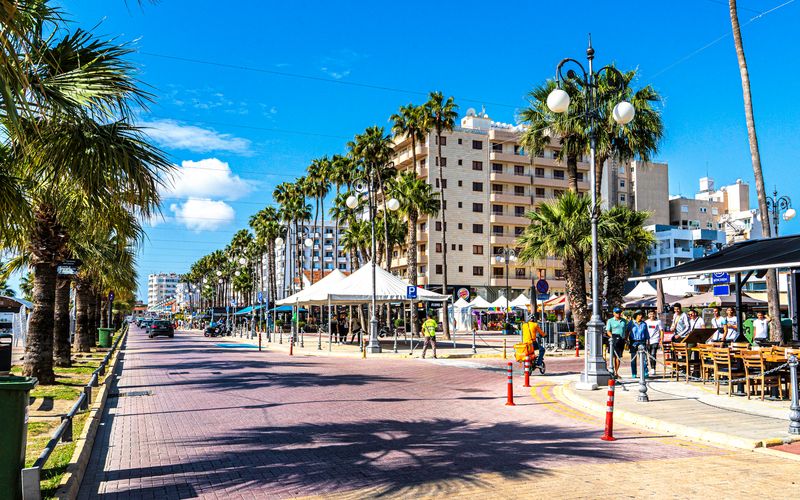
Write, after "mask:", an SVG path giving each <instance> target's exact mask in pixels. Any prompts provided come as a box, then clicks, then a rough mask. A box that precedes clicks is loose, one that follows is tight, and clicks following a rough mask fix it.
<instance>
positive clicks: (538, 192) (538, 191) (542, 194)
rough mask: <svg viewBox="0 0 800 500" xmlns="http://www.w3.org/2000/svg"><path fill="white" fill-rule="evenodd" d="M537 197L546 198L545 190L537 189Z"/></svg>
mask: <svg viewBox="0 0 800 500" xmlns="http://www.w3.org/2000/svg"><path fill="white" fill-rule="evenodd" d="M536 196H542V197H544V196H545V194H544V188H536Z"/></svg>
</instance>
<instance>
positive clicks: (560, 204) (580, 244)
mask: <svg viewBox="0 0 800 500" xmlns="http://www.w3.org/2000/svg"><path fill="white" fill-rule="evenodd" d="M590 207H591V200H590V199H589V198H588V197H587V196H585V195H582V194H580V195H579V194H577V193H574V192H572V191H567V192H565V193H564V194H563V195H561V196H560V197H559V198H558V199H555V200H550V201H547V202H545V203H542V204H541V205H540V206H539V209H538V210H534V211H530V212H528V213H527V214H526V217H528V218H529V219H530V220H531V224H530V225H529V226H528V227H527V228H525V232H524V233H523V234H522V236H520V237H519V238H518V239H517V245H518V246H519V247H521V249H522V250H521V251H520V252H519V258H520V260H521V261H522V262H525V263H532V262H533V261H535V260H536V259H545V258H548V257H555V258H557V259H560V260H561V261H562V262H563V263H564V268H565V271H566V272H565V278H566V279H565V281H566V283H565V288H566V292H567V297H568V299H569V303H570V307H571V308H572V311H573V314H574V317H575V330H576V332H577V333H578V335H579V336H580V335H583V334H584V333H585V331H586V323H587V322H588V321H589V314H590V311H589V308H588V307H587V303H586V270H585V266H584V264H585V256H586V255H587V252H588V251H589V250H590V248H591V239H592V235H591V221H590V219H589V209H590Z"/></svg>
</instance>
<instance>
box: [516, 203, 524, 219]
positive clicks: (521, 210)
mask: <svg viewBox="0 0 800 500" xmlns="http://www.w3.org/2000/svg"><path fill="white" fill-rule="evenodd" d="M514 216H515V217H525V207H521V206H519V205H517V206H515V207H514Z"/></svg>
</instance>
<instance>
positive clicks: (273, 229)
mask: <svg viewBox="0 0 800 500" xmlns="http://www.w3.org/2000/svg"><path fill="white" fill-rule="evenodd" d="M250 227H251V228H253V232H254V233H255V235H256V241H257V242H258V243H259V246H260V247H261V248H262V249H263V252H265V253H266V254H267V286H268V289H269V300H268V302H271V303H275V301H276V300H278V296H277V289H276V282H277V281H276V269H275V240H276V239H277V238H278V237H279V236H283V227H282V225H281V223H280V215H279V214H278V210H277V209H276V208H275V207H264V208H262V209H261V210H259V211H258V213H256V214H255V215H253V216H252V217H250ZM263 252H262V253H263ZM260 267H263V266H260ZM262 281H263V277H262Z"/></svg>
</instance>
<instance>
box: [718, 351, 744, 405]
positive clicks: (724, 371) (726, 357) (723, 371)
mask: <svg viewBox="0 0 800 500" xmlns="http://www.w3.org/2000/svg"><path fill="white" fill-rule="evenodd" d="M711 357H712V358H713V359H714V382H715V383H716V386H717V395H719V383H720V381H721V380H722V378H723V377H725V378H726V379H727V380H728V396H731V395H732V394H733V382H731V381H732V380H733V379H735V378H739V377H744V370H741V369H739V368H738V367H737V366H736V365H735V364H734V359H733V356H732V355H731V350H730V349H728V348H725V347H722V348H716V347H715V348H713V349H711Z"/></svg>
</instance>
